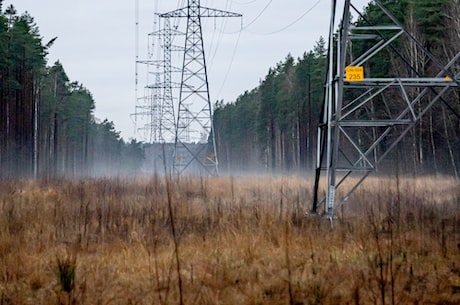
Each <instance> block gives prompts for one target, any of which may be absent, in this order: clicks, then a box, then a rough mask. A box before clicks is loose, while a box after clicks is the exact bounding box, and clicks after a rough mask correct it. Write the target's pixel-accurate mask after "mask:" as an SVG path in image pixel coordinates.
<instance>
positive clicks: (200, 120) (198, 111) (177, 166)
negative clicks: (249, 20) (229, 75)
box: [159, 0, 242, 175]
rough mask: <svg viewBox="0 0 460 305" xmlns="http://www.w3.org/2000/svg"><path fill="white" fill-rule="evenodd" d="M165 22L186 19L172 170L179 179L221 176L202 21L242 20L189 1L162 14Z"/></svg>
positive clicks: (194, 1)
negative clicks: (215, 19)
mask: <svg viewBox="0 0 460 305" xmlns="http://www.w3.org/2000/svg"><path fill="white" fill-rule="evenodd" d="M159 16H160V17H163V18H187V30H186V34H185V50H184V58H183V65H182V77H181V84H180V93H179V105H178V116H177V125H176V133H175V144H174V160H173V168H174V172H175V174H177V175H181V174H183V173H185V172H187V173H194V174H211V175H217V174H218V161H217V154H216V143H215V136H214V133H213V132H212V130H213V122H212V108H211V101H210V95H209V84H208V75H207V68H206V59H205V50H204V44H203V33H202V26H201V18H203V17H215V18H217V17H241V16H242V15H241V14H237V13H232V12H227V11H222V10H217V9H212V8H207V7H202V6H201V5H200V0H188V5H187V6H186V7H183V8H180V9H177V10H174V11H171V12H168V13H164V14H159Z"/></svg>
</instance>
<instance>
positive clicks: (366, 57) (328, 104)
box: [312, 0, 460, 218]
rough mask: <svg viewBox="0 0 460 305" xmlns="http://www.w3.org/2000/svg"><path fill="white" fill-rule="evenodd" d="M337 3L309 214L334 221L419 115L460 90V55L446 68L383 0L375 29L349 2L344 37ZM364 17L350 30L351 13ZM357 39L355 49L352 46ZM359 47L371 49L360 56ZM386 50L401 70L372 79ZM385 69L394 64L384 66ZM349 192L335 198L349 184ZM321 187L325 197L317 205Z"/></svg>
mask: <svg viewBox="0 0 460 305" xmlns="http://www.w3.org/2000/svg"><path fill="white" fill-rule="evenodd" d="M331 2H332V14H331V23H330V31H329V49H328V60H329V64H328V73H327V77H326V86H325V97H324V104H323V109H322V115H321V118H320V126H319V130H318V136H319V138H318V152H317V165H316V175H315V186H314V199H313V206H312V212H313V213H318V212H319V205H320V204H324V211H323V213H324V215H325V216H326V217H328V218H332V217H334V216H335V210H336V209H337V208H338V207H340V206H341V205H342V204H343V203H344V202H346V201H347V200H348V198H349V196H350V195H351V194H352V193H353V192H354V191H355V190H356V188H358V186H359V185H360V184H361V183H362V182H363V181H364V180H365V178H366V177H368V176H369V175H370V174H371V173H372V172H374V171H375V170H376V169H377V166H378V165H379V164H381V163H382V161H383V160H384V158H385V157H387V156H388V155H389V153H390V152H391V151H392V150H393V148H395V147H396V146H397V144H398V143H399V142H400V141H401V140H402V139H403V138H404V137H405V136H406V135H407V133H408V132H409V131H410V130H411V129H412V128H413V127H414V126H415V125H416V124H417V122H419V121H420V119H421V117H422V116H423V115H424V114H425V113H427V111H429V109H430V108H431V107H432V106H433V105H434V104H436V103H441V102H442V103H445V104H446V105H447V106H449V105H448V103H447V101H446V100H445V99H444V96H446V95H447V93H448V91H450V90H452V89H454V88H457V87H459V86H460V72H459V66H460V65H459V64H460V52H459V53H457V54H456V55H455V56H454V57H453V58H452V59H451V60H450V61H448V62H447V63H445V64H441V63H440V62H439V61H438V60H437V59H436V58H435V57H434V56H433V55H432V54H431V53H430V52H429V51H428V50H427V49H425V48H424V46H423V45H422V44H421V43H420V42H419V41H418V40H417V39H416V38H415V36H414V35H412V34H411V33H409V32H408V31H406V30H405V29H404V27H403V26H402V25H401V23H399V21H398V20H397V19H396V18H395V17H394V16H393V14H392V13H391V12H390V11H389V10H388V9H387V8H385V7H384V6H383V5H382V4H381V2H380V1H377V0H376V1H373V3H374V4H375V7H376V8H378V9H379V10H380V11H381V13H382V16H383V17H382V19H381V20H382V22H385V24H384V25H375V24H370V23H369V22H367V20H365V18H364V16H363V15H361V14H360V12H359V11H358V10H357V9H356V7H355V6H354V5H353V4H352V1H351V0H346V1H345V5H344V10H343V15H342V18H341V22H340V25H339V31H338V32H337V33H336V34H334V31H335V27H336V25H335V19H336V18H335V12H336V5H337V3H336V2H337V1H334V0H333V1H331ZM352 10H353V11H354V13H356V14H358V15H359V16H360V17H361V18H360V19H361V22H360V23H359V24H352V20H351V11H352ZM352 41H353V42H354V43H352ZM396 43H400V45H401V44H402V43H406V44H408V45H409V46H411V50H412V53H411V55H413V54H416V55H417V56H418V58H423V60H424V64H425V65H428V64H429V65H430V66H431V67H432V69H430V70H432V71H434V72H431V73H432V74H430V75H425V74H424V73H425V71H422V70H421V69H420V68H419V67H418V66H417V64H416V60H415V59H414V58H411V57H410V56H407V55H405V54H403V53H402V51H398V49H397V48H396V47H395V45H396ZM355 45H361V46H363V45H364V46H368V48H367V49H365V51H364V52H361V53H360V54H356V50H355V48H354V46H355ZM381 52H385V54H386V55H387V56H388V58H391V62H392V64H395V62H398V63H399V66H400V67H402V68H401V69H399V70H398V71H391V70H390V69H388V71H389V73H388V74H389V75H375V74H373V71H369V69H366V68H367V67H368V66H369V64H370V63H371V61H372V60H373V59H374V58H375V55H377V54H379V53H381ZM387 62H388V64H389V63H390V60H388V61H387ZM345 181H348V182H349V183H347V184H348V186H347V187H348V189H347V190H344V191H341V192H337V191H338V189H339V188H340V187H343V186H344V182H345ZM320 184H322V185H325V188H324V191H325V197H324V198H323V199H322V200H320V198H319V192H320Z"/></svg>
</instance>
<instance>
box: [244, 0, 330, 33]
mask: <svg viewBox="0 0 460 305" xmlns="http://www.w3.org/2000/svg"><path fill="white" fill-rule="evenodd" d="M320 2H321V0H318V1H316V2H315V3H314V4H313V5H312V6H311V7H310V8H309V9H308V10H306V11H305V12H304V13H303V14H302V15H300V17H298V18H297V19H295V20H294V21H293V22H291V23H289V24H288V25H285V26H284V27H282V28H280V29H278V30H275V31H272V32H268V33H256V32H253V31H249V32H251V33H252V34H256V35H261V36H268V35H274V34H278V33H280V32H283V31H285V30H287V29H288V28H290V27H291V26H293V25H295V24H296V23H297V22H299V21H300V20H302V19H303V18H304V17H305V16H307V15H308V14H309V13H310V12H311V11H312V10H313V9H314V8H315V7H317V6H318V4H319V3H320Z"/></svg>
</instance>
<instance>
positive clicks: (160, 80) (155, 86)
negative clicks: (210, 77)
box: [134, 18, 183, 143]
mask: <svg viewBox="0 0 460 305" xmlns="http://www.w3.org/2000/svg"><path fill="white" fill-rule="evenodd" d="M159 19H160V23H161V21H163V24H160V29H159V30H158V31H155V32H152V33H149V34H148V37H149V42H150V41H151V46H150V45H149V48H150V49H152V50H153V49H155V47H156V46H157V47H159V48H161V49H162V53H161V54H160V53H158V54H154V51H152V50H150V51H149V54H148V59H147V60H139V59H138V58H136V85H137V81H138V80H137V77H138V76H137V64H143V65H145V66H146V67H147V84H146V85H145V87H144V95H143V96H141V97H136V100H137V105H136V112H135V113H134V116H135V118H136V122H137V121H142V122H143V125H141V126H140V127H137V129H138V130H139V131H144V139H145V140H146V141H148V142H149V143H173V142H174V138H175V132H176V126H175V113H174V98H173V92H172V91H173V88H174V87H175V88H179V84H178V83H173V82H172V80H171V79H172V76H171V75H172V73H173V72H176V73H177V72H180V71H181V70H179V69H178V68H177V67H173V66H172V64H171V53H172V52H173V51H183V48H181V47H177V46H174V45H173V44H172V37H173V36H176V35H183V34H182V33H180V32H178V31H176V30H175V29H173V28H172V27H171V24H170V20H169V18H159ZM136 35H137V34H136ZM152 75H153V76H154V80H153V82H151V81H150V78H151V76H152ZM136 95H137V94H136ZM141 119H142V120H141Z"/></svg>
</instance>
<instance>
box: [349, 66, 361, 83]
mask: <svg viewBox="0 0 460 305" xmlns="http://www.w3.org/2000/svg"><path fill="white" fill-rule="evenodd" d="M345 80H346V81H349V82H359V81H362V80H364V67H363V66H348V67H345Z"/></svg>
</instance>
